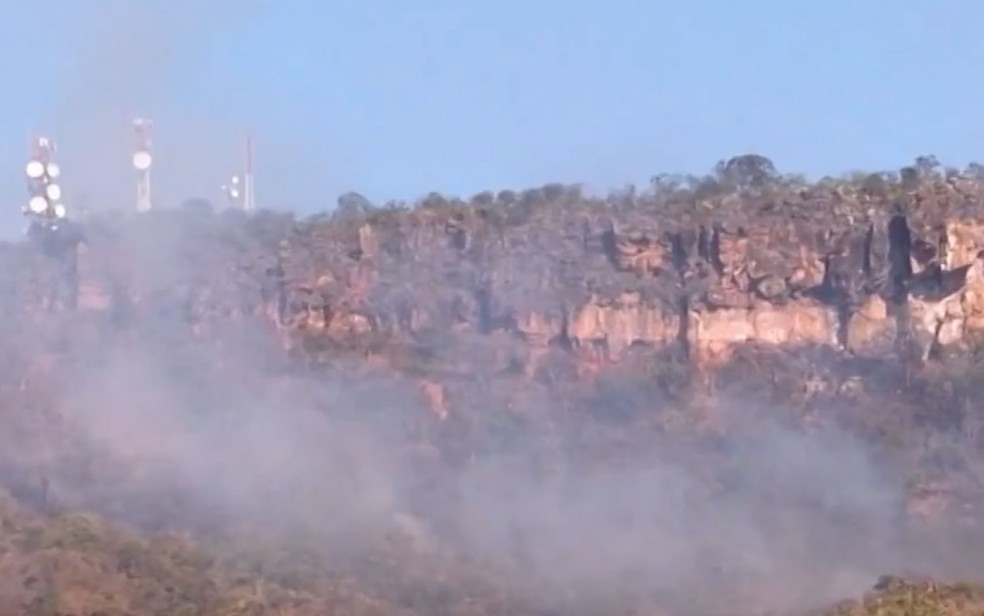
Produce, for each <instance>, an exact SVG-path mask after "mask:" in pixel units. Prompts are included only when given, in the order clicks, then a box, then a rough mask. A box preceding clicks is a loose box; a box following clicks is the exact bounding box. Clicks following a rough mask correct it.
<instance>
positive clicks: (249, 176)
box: [243, 133, 256, 212]
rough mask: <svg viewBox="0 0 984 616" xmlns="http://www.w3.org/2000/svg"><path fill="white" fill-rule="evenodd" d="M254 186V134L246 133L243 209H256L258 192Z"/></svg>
mask: <svg viewBox="0 0 984 616" xmlns="http://www.w3.org/2000/svg"><path fill="white" fill-rule="evenodd" d="M254 190H255V188H254V187H253V135H251V134H250V133H246V173H245V177H244V178H243V210H245V211H247V212H252V211H253V210H255V209H256V193H255V192H254Z"/></svg>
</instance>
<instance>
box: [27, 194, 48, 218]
mask: <svg viewBox="0 0 984 616" xmlns="http://www.w3.org/2000/svg"><path fill="white" fill-rule="evenodd" d="M27 207H28V209H30V210H31V211H32V212H34V213H35V214H44V211H45V210H46V209H48V200H47V199H45V198H44V197H31V200H30V201H28V202H27Z"/></svg>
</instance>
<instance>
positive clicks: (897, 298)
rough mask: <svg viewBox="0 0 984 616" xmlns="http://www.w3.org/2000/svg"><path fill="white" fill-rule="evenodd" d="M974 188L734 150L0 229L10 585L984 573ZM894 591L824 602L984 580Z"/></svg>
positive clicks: (763, 606) (209, 591)
mask: <svg viewBox="0 0 984 616" xmlns="http://www.w3.org/2000/svg"><path fill="white" fill-rule="evenodd" d="M982 203H984V168H980V167H978V166H976V165H971V167H969V168H968V169H965V170H961V171H958V170H951V169H944V168H942V167H940V166H939V165H938V164H937V163H936V161H935V160H934V159H932V158H931V157H922V158H920V159H917V161H916V162H915V164H914V165H913V166H911V167H906V168H905V169H902V170H900V171H899V172H898V173H879V174H853V175H851V176H850V177H846V178H825V179H823V180H820V181H817V182H806V181H805V180H803V179H801V178H797V177H791V176H785V175H782V174H780V173H778V172H777V171H776V170H775V169H774V168H773V166H772V164H771V162H770V161H768V160H767V159H765V158H763V157H760V156H755V155H748V156H741V157H737V158H734V159H731V160H730V161H727V162H723V163H721V164H720V165H719V166H718V167H717V168H716V169H715V170H714V172H713V173H712V174H710V175H708V176H707V177H700V178H685V177H681V178H676V177H671V176H660V177H657V178H654V181H653V186H651V187H649V188H647V189H646V190H637V189H634V188H627V189H625V190H623V191H619V192H618V193H615V194H612V195H610V196H608V197H606V198H598V197H589V196H586V195H584V194H583V193H582V191H581V190H580V189H578V188H577V187H575V186H564V185H548V186H544V187H541V188H538V189H533V190H528V191H525V192H519V193H514V192H511V191H502V192H499V193H483V194H479V195H476V196H474V197H473V198H471V199H469V200H468V201H463V200H458V199H452V198H447V197H443V196H440V195H437V194H433V195H430V196H428V197H427V198H426V199H424V200H422V201H421V202H420V203H416V204H412V205H407V204H399V203H393V204H386V205H384V206H380V207H376V206H372V205H371V204H369V203H368V202H366V201H365V200H364V199H362V198H361V197H359V196H358V195H355V194H349V195H345V196H343V197H342V198H340V199H339V207H338V209H337V210H335V211H334V212H333V213H332V214H331V215H325V216H320V217H313V218H309V219H305V220H297V219H295V217H293V216H290V215H286V214H277V213H273V212H260V213H258V214H256V215H254V216H249V217H247V216H242V215H239V214H237V213H233V212H227V213H221V214H215V213H212V212H211V211H209V210H208V209H207V208H200V207H186V208H183V209H177V210H161V211H154V212H151V213H148V214H146V215H141V216H130V215H121V216H110V215H108V214H106V215H102V216H98V217H92V218H89V219H86V220H83V221H80V222H79V226H80V229H81V231H82V236H83V237H84V241H83V242H82V243H80V244H79V245H78V246H77V247H76V248H74V249H73V250H71V251H70V252H68V253H65V254H64V255H62V256H61V257H58V256H57V255H55V254H54V253H51V252H46V251H44V250H41V249H40V248H39V247H38V246H36V245H31V244H27V243H24V244H17V245H8V246H5V247H3V248H2V250H0V259H2V260H4V261H5V265H6V267H4V268H3V270H2V271H3V272H6V274H5V275H4V277H3V278H2V279H0V302H2V304H0V309H2V310H3V311H4V316H5V319H4V320H3V321H2V323H0V328H2V330H3V332H2V333H3V338H2V340H3V344H4V346H5V349H4V350H5V352H4V354H3V357H4V361H5V365H4V368H5V369H4V370H3V372H0V400H2V401H3V404H2V405H0V413H2V415H3V417H2V421H3V425H4V427H5V430H4V431H3V432H2V433H0V485H2V487H3V488H5V489H6V490H7V491H8V492H9V493H10V495H11V496H10V498H9V499H8V501H9V502H8V503H7V504H5V505H4V507H9V508H10V511H11V512H12V513H10V514H9V515H10V516H11V519H15V518H16V519H19V520H23V521H21V522H17V523H16V524H17V525H16V526H15V527H11V530H8V533H7V535H8V540H7V543H10V544H11V546H14V547H8V548H6V549H5V551H4V555H5V556H4V558H6V559H8V560H9V566H10V567H15V568H16V569H11V570H16V571H18V572H25V573H24V574H23V575H21V574H20V573H18V575H21V577H17V576H14V577H11V578H10V579H11V580H14V579H17V580H20V581H19V582H17V583H13V582H12V583H11V584H12V586H11V587H10V589H9V591H8V592H5V591H4V590H3V589H2V588H0V599H5V598H6V597H8V596H9V601H11V602H13V603H10V605H19V606H30V608H29V609H30V610H34V611H31V612H24V613H33V614H91V615H94V614H97V613H102V614H148V613H161V614H163V613H168V614H174V613H187V614H306V613H319V614H320V613H335V614H339V615H346V614H387V615H388V614H474V615H486V614H544V615H546V614H586V615H595V614H613V613H620V614H654V613H660V614H674V615H675V614H702V615H707V616H715V615H718V614H720V615H722V616H731V615H734V614H749V615H753V614H767V613H773V614H774V613H784V614H785V613H797V614H799V613H805V612H807V611H808V610H811V609H824V606H825V605H835V604H836V602H837V601H838V600H840V599H842V598H844V597H861V596H862V594H863V593H864V592H865V591H868V590H870V589H872V588H873V587H874V586H875V585H876V584H879V580H880V579H882V576H883V575H898V576H901V577H903V578H905V579H910V580H920V579H923V578H924V576H932V577H933V578H934V579H944V580H978V579H984V570H982V567H981V565H980V562H979V558H978V557H977V554H978V550H979V549H980V548H981V547H984V529H982V528H981V523H980V521H981V519H982V516H981V506H982V504H984V485H982V477H984V474H982V473H984V456H982V441H981V429H980V428H981V426H984V411H982V407H981V402H982V400H984V393H982V391H981V389H980V388H979V387H977V386H976V385H977V383H979V382H980V379H981V378H982V377H984V365H982V362H981V350H982V347H981V346H980V342H979V340H980V333H981V330H982V328H984V318H982V315H984V269H982V268H984V264H982V261H981V259H980V256H981V254H982V250H984V223H982V221H984V216H982V215H984V209H982V208H984V205H982ZM4 515H5V516H6V515H7V514H6V513H5V514H4ZM25 529H27V530H25ZM32 529H33V530H32ZM124 529H125V530H124ZM25 533H26V534H27V535H30V536H31V537H35V535H38V534H40V535H42V536H44V537H48V539H46V540H44V541H42V540H39V539H37V538H36V537H35V538H34V539H19V538H18V537H20V536H21V535H24V534H25ZM66 534H67V535H69V539H64V538H58V537H62V535H66ZM79 536H81V537H82V538H81V539H79ZM52 537H56V538H54V539H52ZM72 537H74V538H72ZM175 537H181V539H180V540H179V539H176V538H175ZM39 541H40V542H39ZM66 541H68V544H66V543H65V542H66ZM73 541H74V542H75V543H72V542H73ZM79 541H81V542H82V544H84V545H82V546H81V547H80V546H79V543H78V542H79ZM159 542H164V543H159ZM168 542H170V543H168ZM66 545H67V547H66ZM123 545H125V546H127V547H126V549H125V550H124V548H122V547H120V546H123ZM165 545H166V546H172V547H162V546H165ZM172 549H173V552H172V551H168V550H172ZM121 550H123V551H124V552H127V551H129V552H132V553H133V555H132V559H135V560H136V561H137V564H136V565H133V566H135V567H137V569H138V570H139V571H142V572H143V573H139V572H138V573H135V574H134V573H132V572H131V571H130V569H129V568H128V567H130V566H131V565H127V564H125V563H126V562H129V561H128V560H127V557H124V556H121V555H120V551H121ZM3 562H6V561H3ZM3 562H0V565H3V566H8V564H3ZM35 570H37V571H41V572H43V575H42V574H41V573H29V572H31V571H35ZM148 572H150V573H148ZM32 576H33V577H32ZM149 578H154V579H155V580H156V581H155V582H153V583H151V582H150V581H148V580H149ZM4 579H6V576H5V578H4ZM28 579H32V580H34V581H32V582H28V581H27V580H28ZM885 579H893V580H894V579H895V578H885ZM38 580H41V581H38ZM203 580H208V583H207V584H206V583H205V582H204V581H203ZM909 583H910V582H906V583H902V582H898V583H894V582H893V584H895V585H894V586H893V585H892V584H888V586H885V584H887V582H884V580H883V583H882V584H881V586H884V588H879V589H877V592H879V593H881V594H879V595H872V597H874V598H872V597H869V599H868V602H869V603H868V604H863V603H857V604H854V605H853V606H848V605H847V604H844V605H839V606H835V608H834V609H835V610H836V609H840V610H841V611H840V612H836V611H835V612H832V613H835V614H852V615H853V614H866V613H869V612H865V611H863V610H865V609H869V608H868V607H865V606H866V605H870V604H871V603H870V602H871V601H876V602H877V601H878V600H879V599H878V597H882V598H884V597H885V596H888V595H886V593H888V594H891V593H898V592H903V594H904V595H905V596H906V597H911V596H915V595H914V594H913V593H916V591H914V590H911V589H912V588H916V589H917V590H919V592H918V593H916V594H918V595H919V597H923V596H926V597H929V599H927V600H933V601H936V600H937V599H939V600H940V601H942V602H943V603H942V605H951V604H952V605H953V606H957V607H953V608H952V609H951V608H950V607H946V608H940V609H939V610H937V611H932V609H936V608H926V607H921V608H919V609H923V610H924V612H925V613H927V614H928V613H940V614H955V615H960V614H962V613H964V612H960V611H959V610H960V609H964V608H961V607H959V605H973V601H979V599H977V598H976V597H977V595H976V594H975V593H977V592H978V591H973V592H971V591H970V590H967V589H968V588H971V587H970V586H967V585H963V586H961V585H957V586H954V587H953V588H954V590H952V592H949V591H948V592H943V591H941V590H940V589H942V588H951V587H948V586H945V585H941V584H940V583H935V582H934V583H928V582H926V583H925V584H930V586H928V587H925V588H924V587H923V586H919V584H923V583H922V582H911V584H915V585H916V586H911V587H910V586H905V584H909ZM899 584H902V586H901V588H905V589H909V590H904V591H900V590H899V588H900V586H899ZM889 586H890V587H889ZM926 588H928V589H929V590H928V591H926V593H923V591H924V590H926ZM905 593H908V594H905ZM919 593H923V594H919ZM927 593H928V594H927ZM961 593H964V594H965V595H967V597H969V598H967V599H966V600H964V599H960V597H962V596H964V594H961ZM893 596H895V595H893ZM886 600H887V599H886ZM892 600H893V601H894V600H895V599H892ZM907 600H908V599H907ZM919 600H920V601H922V600H923V599H921V598H920V599H919ZM961 602H963V603H961ZM11 609H13V608H11ZM18 609H24V610H26V609H28V608H27V607H22V608H18ZM879 609H880V608H879ZM906 609H908V610H909V611H905V610H906ZM913 609H915V608H912V609H909V608H904V609H903V610H902V611H899V612H898V613H899V614H914V613H920V612H918V611H913ZM967 609H970V608H967ZM45 610H47V611H45ZM100 610H101V611H100ZM182 610H184V611H182ZM236 610H238V611H236ZM654 610H662V611H654ZM844 610H854V611H844ZM926 610H930V611H926ZM947 610H949V611H947ZM870 613H878V612H870ZM886 613H887V614H890V613H891V612H886Z"/></svg>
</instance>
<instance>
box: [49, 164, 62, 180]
mask: <svg viewBox="0 0 984 616" xmlns="http://www.w3.org/2000/svg"><path fill="white" fill-rule="evenodd" d="M47 171H48V177H49V178H56V177H58V176H59V175H61V167H59V166H58V165H57V164H56V163H48V168H47Z"/></svg>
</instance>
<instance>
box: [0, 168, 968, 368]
mask: <svg viewBox="0 0 984 616" xmlns="http://www.w3.org/2000/svg"><path fill="white" fill-rule="evenodd" d="M961 182H962V183H960V184H959V190H958V189H957V188H955V187H954V186H957V184H954V183H953V182H952V181H950V180H947V181H944V180H942V179H940V180H934V181H931V182H927V183H924V185H923V186H922V187H921V188H919V190H917V191H915V192H914V193H912V195H911V202H910V205H909V206H908V210H905V209H904V208H903V209H902V210H898V209H897V211H896V212H895V213H893V212H892V208H891V207H890V205H889V204H887V203H881V204H872V203H870V202H869V201H866V200H864V199H861V200H859V201H852V202H847V201H845V200H846V199H847V197H845V196H844V193H845V190H846V189H839V191H834V192H831V193H826V194H824V193H823V192H822V191H819V192H818V190H817V189H810V190H801V191H800V192H799V194H796V195H793V196H790V194H789V193H790V191H788V190H787V191H786V193H782V194H781V195H779V196H776V195H773V196H772V197H771V198H770V199H766V200H765V201H763V198H762V196H761V195H759V196H757V197H750V196H742V195H738V196H736V195H735V194H731V195H728V196H727V197H725V198H722V199H720V200H719V201H718V202H717V204H716V205H715V206H714V207H710V208H703V207H701V206H700V204H698V206H696V207H695V206H693V205H692V204H690V205H687V204H683V205H681V204H676V205H673V207H670V206H661V207H664V209H663V210H657V209H656V208H655V207H653V206H651V205H649V204H647V203H646V202H645V201H642V202H640V203H637V204H634V205H633V206H632V207H626V206H625V205H624V204H618V203H612V202H600V201H592V200H587V199H584V200H582V201H581V202H578V205H577V206H576V207H575V206H573V205H570V204H566V205H564V206H562V207H561V206H553V205H551V204H549V203H548V204H542V205H541V206H540V207H533V206H532V205H527V209H526V210H523V211H522V212H520V211H514V210H515V208H516V207H518V206H515V205H512V206H505V205H504V206H502V207H501V211H498V210H496V207H497V206H495V205H493V206H490V207H489V208H486V209H481V208H477V207H468V206H465V205H462V204H459V205H457V206H455V205H454V204H444V205H443V206H442V207H444V206H446V209H440V208H437V209H434V208H431V209H428V208H426V207H425V208H417V209H413V210H405V209H404V210H400V209H394V210H392V211H381V212H379V213H374V214H372V215H371V216H368V217H366V218H365V219H361V220H357V221H347V220H320V221H319V220H310V221H304V222H296V221H294V220H293V219H291V218H289V217H285V216H284V217H276V216H273V215H269V216H267V218H265V219H263V220H257V219H254V220H249V219H241V218H240V219H232V218H229V219H225V218H222V217H213V218H207V217H206V218H202V217H198V218H195V217H191V216H190V215H188V214H187V213H170V214H169V213H166V212H162V213H155V214H154V216H153V219H152V220H151V219H131V220H127V221H122V222H119V221H117V222H113V223H107V222H105V221H99V222H98V224H97V223H91V225H92V226H93V229H92V230H91V231H90V232H88V233H87V236H86V237H87V240H86V242H84V243H83V244H82V246H81V247H80V249H79V255H78V265H77V272H76V273H75V274H71V273H66V272H65V270H64V267H63V266H62V265H59V263H58V262H57V260H56V259H53V258H51V257H46V256H43V255H39V254H36V251H34V250H33V249H32V248H31V247H29V246H16V247H11V248H9V249H8V250H7V251H6V253H5V257H4V258H6V259H7V260H8V262H11V263H13V262H17V263H18V265H17V266H16V269H14V268H12V269H11V270H10V271H16V272H17V274H16V275H14V276H12V277H11V278H10V280H8V281H7V285H6V288H7V292H6V294H5V296H4V299H5V304H4V305H5V306H6V307H7V308H6V309H7V311H8V312H9V313H11V314H15V313H18V312H20V313H25V314H27V313H32V314H33V313H38V312H39V311H41V312H43V311H47V310H55V309H58V306H59V305H62V304H64V305H71V308H72V309H78V310H82V311H87V312H94V313H105V314H112V315H115V318H122V317H121V316H120V315H124V314H131V315H135V316H139V314H140V313H141V312H146V311H154V310H157V311H160V310H167V311H170V312H171V313H173V315H174V317H175V323H180V322H184V323H186V324H189V325H191V326H193V327H198V328H202V327H206V326H207V324H208V323H209V322H213V321H217V320H223V319H259V320H262V321H267V322H269V323H271V324H274V325H275V326H276V327H277V328H279V330H280V331H282V332H283V335H284V336H285V339H289V338H290V337H291V336H293V335H295V334H299V335H303V336H305V337H308V338H312V337H313V338H317V339H320V340H321V342H320V343H318V344H322V345H327V347H331V346H332V345H335V346H337V345H344V346H348V347H358V346H360V345H366V344H369V341H370V340H379V339H389V340H404V341H406V340H411V339H416V338H419V337H420V336H433V335H445V336H446V335H453V334H454V333H455V332H464V331H470V332H474V333H477V334H480V335H490V334H493V333H495V332H510V333H512V334H513V335H514V336H516V338H517V339H518V340H521V341H522V342H523V343H524V344H526V345H527V347H528V349H529V352H528V353H527V359H528V360H531V359H532V358H535V357H539V356H542V355H543V353H544V352H546V350H547V349H550V348H554V347H556V348H560V349H567V350H569V351H571V352H572V353H573V356H575V357H580V358H582V359H584V360H585V361H601V362H618V361H619V359H620V358H621V357H622V356H623V355H624V354H625V352H626V351H627V350H628V349H630V348H633V347H644V348H654V347H670V346H676V347H679V348H681V349H682V350H683V351H685V352H687V353H688V354H689V356H690V357H691V358H693V359H694V360H695V361H696V362H697V363H698V365H701V366H704V367H708V366H713V365H715V364H716V363H718V362H720V361H725V360H726V359H727V358H728V357H729V356H730V353H731V351H732V350H733V349H734V348H736V347H738V346H741V345H747V344H757V345H765V346H770V347H776V348H792V347H803V346H825V347H831V348H834V349H838V350H840V351H843V352H847V353H851V354H854V355H859V356H889V355H891V354H893V353H899V352H902V349H903V347H905V346H906V345H904V344H902V343H903V342H905V341H908V342H909V343H912V346H910V347H909V348H910V350H911V351H912V352H914V353H915V354H916V355H917V356H919V357H922V358H926V357H928V356H929V354H930V352H931V350H932V349H934V348H937V347H940V346H947V345H954V344H960V343H961V342H962V341H965V340H967V339H968V337H970V336H973V335H975V334H976V333H978V332H980V331H981V330H982V329H984V275H982V265H981V254H982V251H984V223H982V222H980V221H978V220H977V219H976V218H975V210H974V208H973V207H972V205H970V204H969V202H968V199H969V198H970V197H968V195H975V194H984V187H982V186H981V182H979V181H977V180H973V179H967V178H963V179H962V180H961ZM974 191H977V192H974ZM848 192H849V191H848ZM565 198H566V197H565ZM858 199H860V198H858ZM671 205H672V204H671ZM666 207H670V209H669V210H666V209H665V208H666ZM674 208H675V209H674ZM73 276H74V277H75V279H74V282H72V281H71V279H72V277H73ZM66 279H67V280H70V284H67V286H65V288H67V289H70V290H71V293H70V294H71V295H72V300H71V301H69V302H68V303H67V304H66V303H65V302H61V304H60V303H59V300H58V297H60V296H59V295H58V293H59V292H60V291H58V292H56V291H57V287H58V285H59V281H64V280H66ZM73 285H74V286H73ZM63 286H64V285H63ZM295 346H296V345H295ZM533 372H535V370H533Z"/></svg>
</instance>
